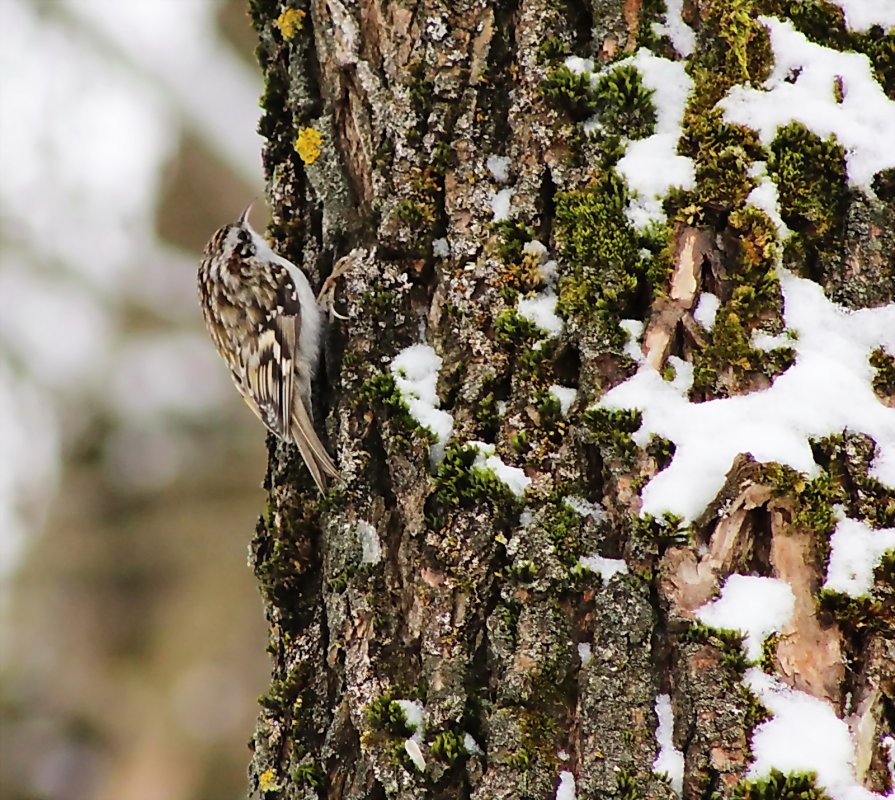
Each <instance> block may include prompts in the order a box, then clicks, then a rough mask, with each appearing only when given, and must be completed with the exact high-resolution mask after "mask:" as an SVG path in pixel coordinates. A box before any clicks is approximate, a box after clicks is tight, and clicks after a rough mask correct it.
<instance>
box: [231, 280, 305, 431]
mask: <svg viewBox="0 0 895 800" xmlns="http://www.w3.org/2000/svg"><path fill="white" fill-rule="evenodd" d="M269 277H270V278H271V280H270V281H269V282H267V281H265V283H264V285H263V289H264V290H265V291H263V292H262V294H267V295H268V296H267V297H262V298H260V300H261V302H260V305H259V306H257V307H255V308H250V309H248V312H249V314H248V316H249V319H250V320H251V319H252V318H253V317H256V318H257V322H256V334H255V336H253V337H249V339H248V340H247V341H242V342H238V343H236V347H235V348H233V352H235V353H237V354H238V360H239V364H238V368H237V370H235V371H234V372H235V373H236V372H238V373H239V377H240V380H237V382H236V383H237V386H239V389H240V391H241V392H242V394H243V396H244V397H245V398H246V401H247V402H248V404H249V406H250V407H251V408H252V410H253V411H255V413H256V414H258V416H259V417H260V418H261V421H262V422H263V423H264V424H265V425H266V426H267V427H268V428H269V429H270V430H272V431H273V432H274V433H275V434H277V436H279V437H280V438H282V439H289V431H290V427H291V423H292V403H293V402H294V391H295V359H296V357H297V356H298V352H297V349H298V341H299V331H300V328H301V304H300V303H299V300H298V295H297V294H296V291H295V285H294V284H293V282H292V279H291V278H290V277H289V274H288V273H287V272H286V270H285V269H283V268H282V267H279V266H277V265H271V274H270V276H269ZM253 312H254V313H253Z"/></svg>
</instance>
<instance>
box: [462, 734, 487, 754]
mask: <svg viewBox="0 0 895 800" xmlns="http://www.w3.org/2000/svg"><path fill="white" fill-rule="evenodd" d="M463 749H464V750H466V752H467V753H469V754H470V755H474V756H483V755H485V751H484V750H482V748H481V747H479V743H478V742H477V741H476V740H475V739H474V738H473V736H472V734H471V733H469V732H468V731H467V732H465V733H464V734H463Z"/></svg>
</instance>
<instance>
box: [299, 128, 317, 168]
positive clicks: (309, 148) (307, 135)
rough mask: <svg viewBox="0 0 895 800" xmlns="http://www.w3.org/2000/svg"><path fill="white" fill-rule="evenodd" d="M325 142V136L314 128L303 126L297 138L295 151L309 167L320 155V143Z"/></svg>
mask: <svg viewBox="0 0 895 800" xmlns="http://www.w3.org/2000/svg"><path fill="white" fill-rule="evenodd" d="M321 144H323V136H322V135H321V134H320V132H319V131H315V130H314V129H313V128H302V129H301V130H300V131H299V132H298V138H297V139H296V140H295V152H296V153H298V155H299V156H300V157H301V160H302V161H304V163H305V166H306V167H308V166H310V165H311V164H313V163H314V162H315V161H316V160H317V159H318V158H319V157H320V145H321Z"/></svg>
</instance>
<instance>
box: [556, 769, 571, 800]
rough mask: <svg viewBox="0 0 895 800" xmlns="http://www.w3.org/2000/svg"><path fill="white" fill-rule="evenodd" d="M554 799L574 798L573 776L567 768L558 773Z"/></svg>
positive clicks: (567, 799)
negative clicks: (557, 784)
mask: <svg viewBox="0 0 895 800" xmlns="http://www.w3.org/2000/svg"><path fill="white" fill-rule="evenodd" d="M556 800H575V776H574V775H573V774H572V773H571V772H569V771H568V770H563V771H562V772H560V773H559V786H557V787H556Z"/></svg>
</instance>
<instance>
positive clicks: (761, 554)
mask: <svg viewBox="0 0 895 800" xmlns="http://www.w3.org/2000/svg"><path fill="white" fill-rule="evenodd" d="M743 527H744V529H745V530H748V536H746V537H745V539H746V541H750V542H751V543H752V552H751V554H750V557H749V558H747V559H745V560H746V561H747V563H746V564H745V565H744V566H745V568H746V569H747V570H748V571H750V572H751V573H753V574H755V575H760V576H762V577H766V578H770V577H773V573H774V570H773V569H772V568H771V515H770V514H769V513H768V510H767V508H766V507H765V506H762V507H761V508H754V509H752V510H751V511H750V512H749V513H748V515H747V517H746V522H745V523H744V526H743Z"/></svg>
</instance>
